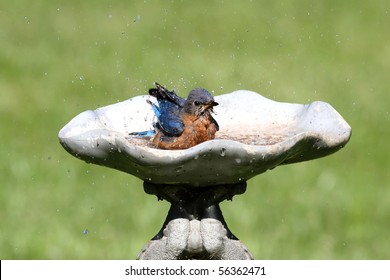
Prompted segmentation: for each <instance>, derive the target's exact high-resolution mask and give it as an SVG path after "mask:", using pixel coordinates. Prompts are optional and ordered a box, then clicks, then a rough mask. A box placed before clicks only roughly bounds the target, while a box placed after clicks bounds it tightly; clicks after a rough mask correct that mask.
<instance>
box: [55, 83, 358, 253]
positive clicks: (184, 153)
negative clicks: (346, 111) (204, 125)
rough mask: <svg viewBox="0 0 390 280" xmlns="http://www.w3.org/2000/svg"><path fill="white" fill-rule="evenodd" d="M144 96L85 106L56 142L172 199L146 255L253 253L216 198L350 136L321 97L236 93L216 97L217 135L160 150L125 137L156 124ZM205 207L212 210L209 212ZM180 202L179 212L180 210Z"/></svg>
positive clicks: (329, 150)
mask: <svg viewBox="0 0 390 280" xmlns="http://www.w3.org/2000/svg"><path fill="white" fill-rule="evenodd" d="M147 99H153V97H150V96H147V95H145V96H137V97H134V98H131V99H129V100H126V101H123V102H120V103H116V104H113V105H109V106H106V107H102V108H98V109H96V110H93V111H92V110H89V111H85V112H83V113H81V114H79V115H77V116H76V117H75V118H73V119H72V120H71V121H70V122H69V123H68V124H67V125H65V126H64V127H63V128H62V129H61V131H60V132H59V140H60V143H61V144H62V146H63V147H64V148H65V149H66V150H67V151H68V152H69V153H71V154H72V155H74V156H76V157H77V158H79V159H82V160H84V161H86V162H88V163H94V164H98V165H103V166H107V167H110V168H114V169H117V170H121V171H124V172H127V173H129V174H132V175H134V176H137V177H138V178H140V179H142V180H143V181H144V189H145V191H146V192H147V193H149V194H155V195H157V196H158V197H159V198H163V199H166V200H168V201H170V202H171V203H172V208H171V210H170V213H169V214H168V217H167V221H166V222H165V223H164V225H163V228H162V229H161V231H160V232H159V233H158V234H157V235H156V236H155V237H154V238H153V240H152V241H151V242H150V243H149V244H147V245H146V246H145V248H144V249H143V251H142V252H141V254H140V255H139V258H144V259H147V258H165V259H169V258H197V257H199V258H209V257H210V256H211V255H212V254H214V255H218V254H216V253H215V252H218V253H219V255H218V256H217V257H218V258H225V259H226V258H233V259H234V258H235V259H250V258H252V256H251V255H250V253H249V251H248V250H247V249H246V247H245V246H244V245H243V244H242V243H240V242H239V241H238V240H237V238H235V236H234V235H233V234H232V233H231V232H230V231H229V230H228V228H227V225H226V223H225V221H224V220H223V217H222V213H220V209H219V206H218V204H219V202H221V201H222V200H224V199H229V198H231V197H232V196H233V195H235V194H241V193H243V192H245V187H246V181H247V180H248V179H250V178H252V177H254V176H256V175H258V174H261V173H263V172H265V171H267V170H269V169H273V168H275V167H276V166H279V165H283V164H291V163H296V162H301V161H306V160H312V159H316V158H320V157H324V156H327V155H329V154H332V153H334V152H336V151H338V150H339V149H341V148H342V147H344V145H345V144H346V143H347V142H348V140H349V139H350V137H351V127H350V126H349V125H348V124H347V122H346V121H345V120H344V119H343V118H342V117H341V115H340V114H339V113H338V112H337V111H336V110H335V109H334V108H333V107H332V106H331V105H329V104H327V103H325V102H320V101H316V102H313V103H311V104H290V103H281V102H276V101H273V100H270V99H267V98H265V97H263V96H261V95H259V94H257V93H255V92H251V91H245V90H240V91H235V92H232V93H229V94H224V95H220V96H216V97H215V100H216V101H217V102H218V103H219V105H218V106H217V107H215V113H216V115H214V118H215V119H216V120H217V122H218V124H219V127H220V131H219V132H217V134H216V139H215V140H212V141H207V142H204V143H201V144H199V145H197V146H194V147H192V148H189V149H185V150H160V149H156V148H154V147H153V146H152V145H151V143H150V141H149V140H147V139H140V138H136V137H134V136H130V135H129V133H131V132H137V131H145V130H150V129H153V122H154V113H153V111H152V108H151V106H150V105H149V104H148V103H147V102H146V100H147ZM153 101H154V100H153ZM183 190H184V191H183ZM184 192H185V193H190V195H189V194H186V195H184V194H183V193H184ZM205 200H207V201H208V202H207V203H206V204H205V203H204V201H205ZM183 201H184V202H183ZM194 203H195V204H196V205H194ZM199 204H202V206H201V207H200V208H202V210H199V209H198V208H199V207H198V206H199ZM183 205H184V206H183ZM210 206H211V208H212V209H213V210H212V211H211V212H210V211H209V212H207V211H208V210H207V211H206V210H205V209H211V208H210ZM183 207H184V208H185V209H186V211H185V212H184V213H182V212H180V211H181V210H178V209H183ZM195 208H196V209H195ZM205 211H206V212H207V213H206V212H205ZM178 212H179V213H178ZM178 216H179V218H178ZM210 221H211V224H210ZM183 223H184V224H185V225H184V224H183ZM194 223H195V224H196V225H195V224H194ZM202 223H203V224H202ZM174 225H176V226H174ZM210 225H211V226H210ZM179 228H181V233H180V234H179V236H182V237H183V238H182V240H179V239H180V238H177V230H178V229H179ZM216 232H218V234H220V235H221V236H222V237H223V238H225V239H226V240H225V241H226V242H222V243H223V244H220V243H221V242H220V241H218V240H222V239H223V238H222V237H220V238H219V239H218V240H217V239H215V233H216ZM175 234H176V235H175ZM174 235H175V238H173V237H172V236H174ZM170 236H171V239H170ZM199 236H201V237H199ZM213 236H214V237H213ZM213 238H214V239H213ZM221 238H222V239H221ZM177 240H179V241H177ZM176 241H177V242H176ZM172 242H173V243H175V242H176V243H177V244H176V243H175V245H172ZM191 242H192V243H191ZM218 242H219V243H218ZM209 243H211V244H212V245H207V244H209ZM217 243H218V244H217ZM167 244H170V245H167ZM172 246H173V247H172ZM213 246H214V247H213ZM211 247H212V248H211ZM236 247H239V248H241V249H237V248H236ZM172 248H173V249H172ZM194 248H195V249H194ZM210 248H211V249H210ZM213 250H214V251H213ZM240 250H241V251H240ZM238 251H240V253H237V252H238ZM172 252H174V253H172Z"/></svg>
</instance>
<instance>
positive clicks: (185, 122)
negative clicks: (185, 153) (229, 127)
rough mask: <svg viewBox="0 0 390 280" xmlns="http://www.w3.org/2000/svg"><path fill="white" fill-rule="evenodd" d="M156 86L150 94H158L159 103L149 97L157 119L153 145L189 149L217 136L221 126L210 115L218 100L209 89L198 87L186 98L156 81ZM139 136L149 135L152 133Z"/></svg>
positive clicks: (154, 95) (167, 148)
mask: <svg viewBox="0 0 390 280" xmlns="http://www.w3.org/2000/svg"><path fill="white" fill-rule="evenodd" d="M154 85H155V88H151V89H149V95H151V96H153V97H155V98H156V99H157V103H158V104H155V103H153V102H151V101H150V100H148V103H149V104H150V105H151V106H152V109H153V111H154V114H155V116H156V118H157V121H156V123H155V124H154V129H155V130H154V131H153V134H154V137H153V139H152V143H153V145H154V146H156V147H157V148H159V149H166V150H177V149H188V148H191V147H193V146H195V145H198V144H200V143H202V142H205V141H208V140H212V139H214V138H215V134H216V132H217V131H218V130H219V125H218V123H217V121H216V120H215V119H214V118H213V117H212V115H211V114H212V113H214V111H213V108H214V106H217V105H218V103H217V102H215V100H214V97H213V96H212V95H211V94H210V93H209V92H208V91H207V90H206V89H204V88H195V89H193V90H191V91H190V92H189V94H188V97H187V99H184V98H182V97H180V96H178V95H177V94H176V93H175V92H174V91H169V90H167V89H166V88H164V87H163V86H161V85H160V84H159V83H157V82H155V83H154ZM131 134H133V135H134V133H131ZM138 135H149V136H150V132H140V133H138Z"/></svg>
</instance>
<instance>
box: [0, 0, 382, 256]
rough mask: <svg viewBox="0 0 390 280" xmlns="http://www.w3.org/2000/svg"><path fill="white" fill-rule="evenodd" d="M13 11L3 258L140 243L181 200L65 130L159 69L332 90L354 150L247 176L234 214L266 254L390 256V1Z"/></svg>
mask: <svg viewBox="0 0 390 280" xmlns="http://www.w3.org/2000/svg"><path fill="white" fill-rule="evenodd" d="M0 26H1V28H0V41H1V48H0V117H1V118H0V119H1V129H0V136H1V138H0V139H1V141H2V145H1V147H0V158H1V160H0V172H1V186H0V221H1V223H0V259H132V258H135V256H136V255H137V253H138V252H139V251H140V249H141V248H142V246H143V244H144V243H146V242H147V240H148V239H149V238H151V237H152V236H153V235H154V234H155V233H156V232H157V231H158V230H159V229H160V226H161V225H162V222H163V220H164V219H165V215H166V211H167V209H168V204H167V203H166V202H160V203H156V201H155V200H156V199H155V198H154V197H152V196H148V195H146V194H145V193H143V191H142V182H141V181H140V180H138V179H136V178H134V177H132V176H129V175H127V174H124V173H120V172H118V171H115V170H109V169H107V168H102V167H99V166H92V165H87V164H86V163H84V162H82V161H79V160H77V159H75V158H73V157H72V156H70V155H69V154H67V153H66V152H65V150H63V149H62V147H61V146H60V145H59V143H58V139H57V133H58V131H59V130H60V129H61V127H62V126H64V125H65V124H66V123H67V122H68V121H69V120H70V119H71V118H73V117H74V116H75V115H76V114H78V113H79V112H81V111H84V110H87V109H93V108H96V107H98V106H103V105H108V104H111V103H115V102H117V101H121V100H125V99H127V98H129V97H131V96H135V95H140V94H145V93H146V92H147V89H148V88H149V87H150V86H151V85H152V83H153V82H154V81H159V82H160V83H162V84H165V85H167V86H168V87H170V88H175V89H176V90H177V91H178V92H179V93H181V94H183V95H184V96H185V95H186V94H187V92H188V90H189V89H191V88H193V87H195V86H202V87H205V88H207V89H209V90H210V91H213V92H214V94H216V95H217V94H222V93H227V92H231V91H234V90H237V89H249V90H253V91H257V92H259V93H261V94H263V95H264V96H266V97H268V98H271V99H275V100H278V101H286V102H293V103H308V102H311V101H314V100H324V101H326V102H329V103H330V104H332V105H333V106H334V107H335V108H336V109H337V110H338V111H339V112H340V113H341V114H342V115H343V116H344V118H345V119H346V120H347V121H348V122H349V124H350V125H351V126H352V128H353V137H352V139H351V141H350V143H349V144H348V145H347V146H346V147H345V149H343V150H341V151H340V152H338V153H336V154H335V155H332V156H330V157H327V158H324V159H320V160H316V161H311V162H307V163H301V164H295V165H289V166H283V167H279V168H276V169H275V170H272V171H270V172H268V173H266V174H264V175H261V176H258V177H256V178H255V179H252V180H250V181H249V182H248V190H247V193H246V194H244V195H242V196H238V197H235V199H234V202H233V203H230V202H224V203H223V204H222V208H223V211H224V215H225V218H226V220H227V222H228V224H229V226H230V228H231V230H232V231H233V232H234V233H235V234H236V235H237V236H238V237H240V238H241V239H242V240H243V242H245V244H246V245H247V246H248V247H249V248H250V249H251V251H252V252H253V254H254V256H255V257H256V258H257V259H388V258H389V257H390V254H389V250H388V248H390V239H389V238H388V232H390V188H389V187H390V184H389V182H390V171H389V170H390V164H389V154H390V153H389V146H388V139H389V137H390V113H389V101H390V100H389V97H388V93H389V91H390V82H389V78H388V75H389V66H390V37H389V35H388V26H390V4H389V3H388V1H376V0H375V1H341V2H340V1H321V2H318V1H317V2H313V1H305V0H300V1H290V2H288V1H284V2H283V1H278V2H276V1H274V2H272V1H203V2H201V1H197V2H195V1H193V2H190V1H48V0H41V1H34V2H33V3H32V2H31V1H25V0H19V1H3V2H2V3H0Z"/></svg>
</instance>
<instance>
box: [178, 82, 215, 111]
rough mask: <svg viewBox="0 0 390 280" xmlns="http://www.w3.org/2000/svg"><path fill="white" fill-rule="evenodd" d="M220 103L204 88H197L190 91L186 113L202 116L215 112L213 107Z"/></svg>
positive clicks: (186, 103)
mask: <svg viewBox="0 0 390 280" xmlns="http://www.w3.org/2000/svg"><path fill="white" fill-rule="evenodd" d="M217 105H218V103H217V102H215V101H214V97H213V96H212V95H211V94H210V93H209V92H208V91H207V90H205V89H203V88H196V89H193V90H191V91H190V93H189V94H188V97H187V100H186V102H185V104H184V111H185V112H186V113H187V114H190V115H195V116H201V115H203V114H205V113H210V112H213V107H214V106H217Z"/></svg>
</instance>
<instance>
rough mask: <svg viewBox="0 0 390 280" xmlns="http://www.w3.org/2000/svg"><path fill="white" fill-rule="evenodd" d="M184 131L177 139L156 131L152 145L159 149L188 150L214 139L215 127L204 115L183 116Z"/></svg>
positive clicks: (207, 116)
mask: <svg viewBox="0 0 390 280" xmlns="http://www.w3.org/2000/svg"><path fill="white" fill-rule="evenodd" d="M183 122H184V131H183V133H182V134H181V135H180V136H178V137H170V136H166V135H164V134H163V132H162V131H157V134H156V136H155V137H154V138H153V144H154V145H155V146H156V147H157V148H160V149H168V150H174V149H188V148H190V147H193V146H195V145H198V144H200V143H202V142H204V141H207V140H212V139H214V138H215V133H216V132H217V127H216V125H215V123H214V122H212V121H211V116H209V115H204V116H201V117H199V118H196V117H194V116H190V115H187V114H185V115H184V116H183Z"/></svg>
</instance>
